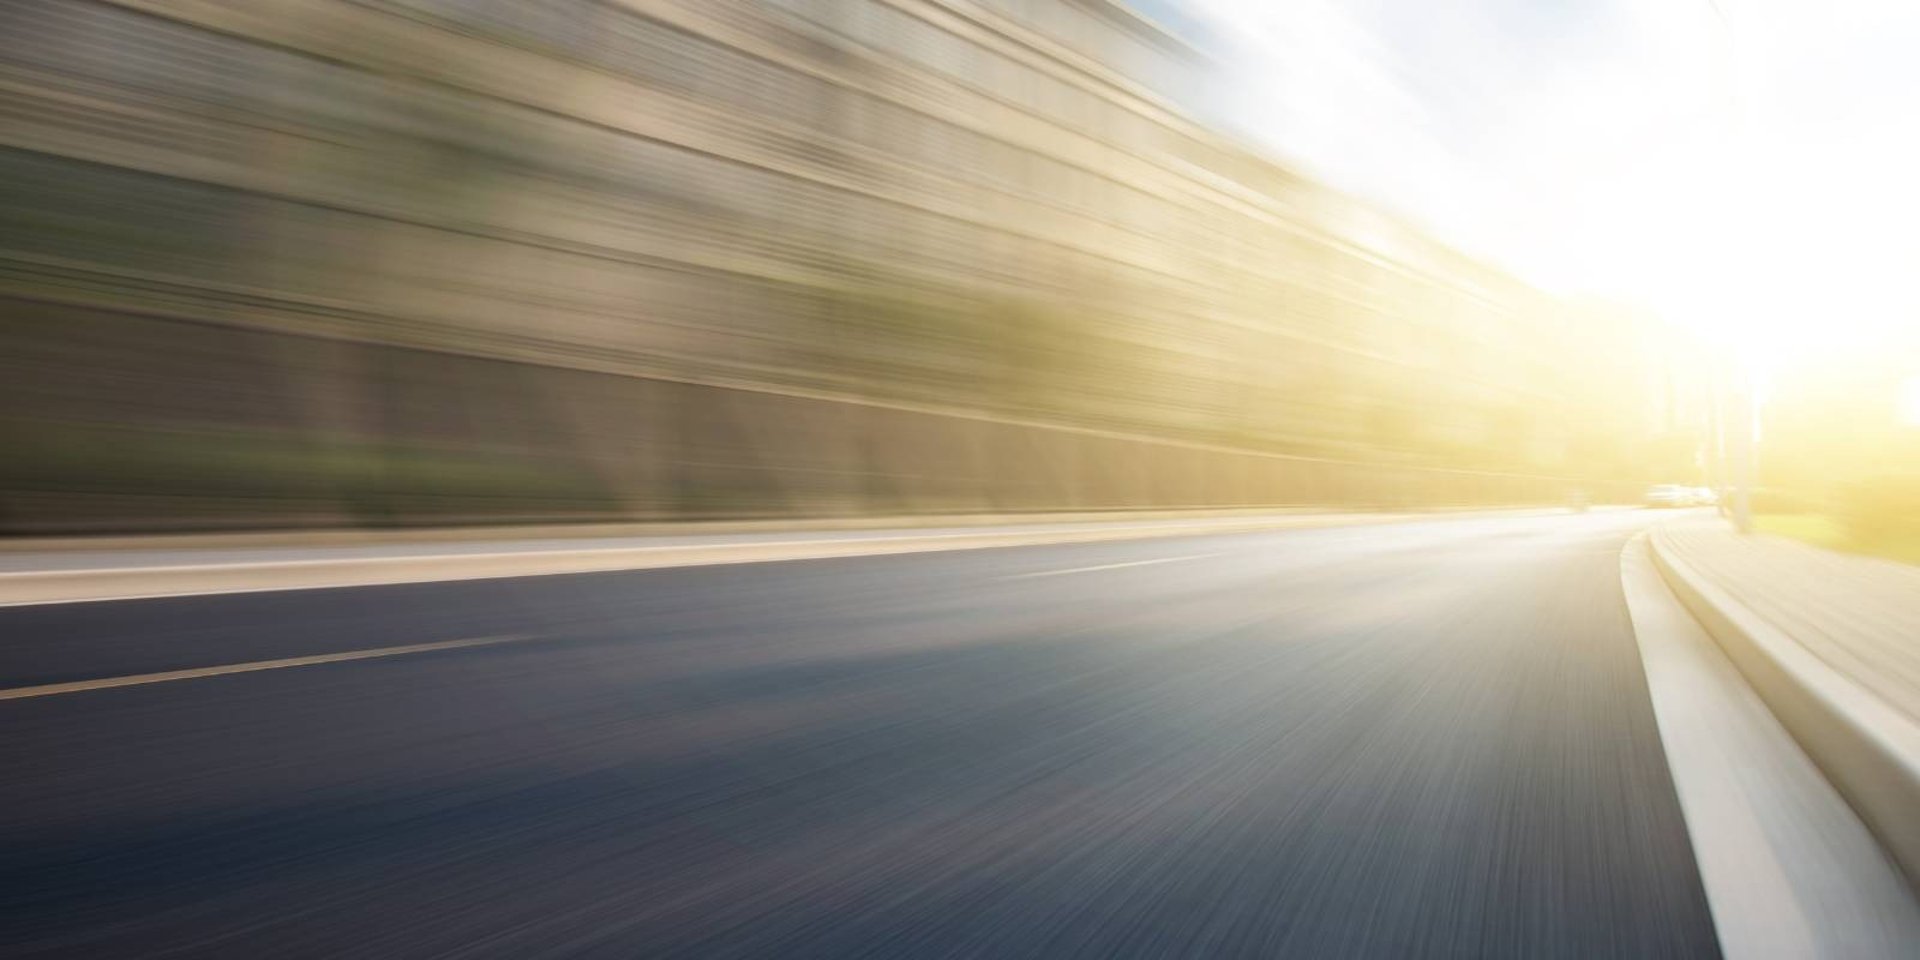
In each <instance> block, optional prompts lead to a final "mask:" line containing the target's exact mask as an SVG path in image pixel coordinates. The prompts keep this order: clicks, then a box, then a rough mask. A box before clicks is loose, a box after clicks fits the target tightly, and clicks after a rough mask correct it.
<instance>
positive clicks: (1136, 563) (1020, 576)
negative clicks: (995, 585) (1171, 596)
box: [1000, 553, 1220, 580]
mask: <svg viewBox="0 0 1920 960" xmlns="http://www.w3.org/2000/svg"><path fill="white" fill-rule="evenodd" d="M1217 556H1220V554H1217V553H1196V554H1192V555H1190V556H1185V557H1157V558H1155V559H1152V560H1131V561H1128V562H1126V563H1103V564H1100V565H1099V566H1097V567H1069V568H1067V569H1065V570H1042V571H1040V572H1039V573H1016V574H1013V575H1012V576H1008V577H1001V578H1000V579H1002V580H1030V579H1032V578H1034V577H1057V576H1060V575H1061V574H1064V573H1092V572H1093V571H1095V570H1118V569H1120V568H1121V567H1145V566H1151V565H1152V564H1156V563H1177V562H1179V561H1181V560H1205V559H1207V558H1208V557H1217Z"/></svg>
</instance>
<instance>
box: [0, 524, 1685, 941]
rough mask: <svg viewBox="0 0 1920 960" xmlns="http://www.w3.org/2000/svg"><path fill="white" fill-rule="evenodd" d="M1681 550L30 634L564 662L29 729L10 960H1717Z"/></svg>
mask: <svg viewBox="0 0 1920 960" xmlns="http://www.w3.org/2000/svg"><path fill="white" fill-rule="evenodd" d="M1642 522H1643V518H1642V517H1640V516H1639V515H1636V514H1632V513H1625V514H1622V513H1614V514H1590V515H1573V514H1569V515H1566V516H1563V517H1525V518H1500V519H1446V520H1436V521H1431V522H1419V523H1407V524H1396V525H1391V526H1373V527H1354V528H1340V529H1322V530H1300V531H1287V532H1275V533H1254V534H1237V535H1226V536H1202V537H1182V538H1168V539H1158V540H1148V541H1136V542H1127V543H1105V544H1090V545H1075V546H1053V547H1025V548H1017V549H1007V550H981V551H968V552H958V553H948V554H919V555H912V556H898V557H884V558H872V559H854V560H829V561H801V562H790V563H772V564H755V565H742V566H731V567H703V568H690V569H680V570H654V571H643V572H632V573H616V574H590V575H579V576H558V577H535V578H526V579H517V580H496V581H469V582H461V583H441V584H413V585H399V586H382V587H366V588H351V589H337V590H312V591H294V592H285V593H259V594H244V595H234V596H215V597H186V598H175V599H159V600H141V601H125V602H115V603H96V604H74V605H63V606H47V607H21V608H10V609H4V610H0V687H18V686H23V685H30V684H41V683H53V682H61V681H69V680H79V679H87V678H94V677H108V676H118V675H125V674H134V673H144V672H150V671H160V670H170V669H180V668H186V667H196V666H210V665H217V664H225V663H235V662H242V661H255V660H265V659H273V658H279V657H288V656H301V655H308V654H315V653H324V652H330V651H340V650H353V649H362V648H370V647H381V646H391V645H399V644H414V643H425V642H431V641H436V640H452V639H458V638H466V637H479V636H492V635H501V634H526V635H529V636H531V637H533V638H534V639H533V640H530V641H528V642H526V643H518V644H510V645H503V646H495V647H488V648H478V649H469V650H451V651H442V652H436V653H426V654H419V655H414V656H407V657H396V658H390V659H381V660H364V661H356V662H348V663H335V664H327V665H320V666H308V667H299V668H293V669H285V670H274V671H268V672H259V673H249V674H241V675H232V676H224V677H214V678H205V679H195V680H185V681H178V682H170V683H161V684H154V685H148V686H137V687H124V688H118V689H109V690H96V691H88V692H80V693H73V694H66V695H60V696H50V697H41V698H35V699H22V700H11V701H0V769H3V770H4V771H5V775H4V778H0V954H3V955H6V956H9V957H38V956H72V957H102V956H105V957H112V956H129V957H134V956H138V957H151V956H168V957H198V956H208V957H309V956H311V957H327V956H345V957H516V958H519V957H528V958H537V957H655V956H658V957H816V956H818V957H913V958H933V957H949V956H995V957H1024V956H1034V957H1039V956H1046V957H1200V956H1218V957H1237V956H1281V957H1291V956H1298V957H1396V958H1397V957H1526V958H1539V957H1701V956H1715V955H1717V954H1718V947H1717V944H1716V941H1715V937H1714V932H1713V927H1712V923H1711V920H1710V918H1709V915H1708V911H1707V906H1706V901H1705V898H1704V896H1703V894H1702V891H1701V888H1700V881H1699V878H1698V875H1697V872H1696V870H1695V866H1694V862H1693V855H1692V851H1691V848H1690V846H1689V844H1688V840H1687V835H1686V831H1685V827H1684V824H1683V823H1682V820H1681V815H1680V811H1679V807H1678V805H1677V803H1676V801H1675V798H1674V791H1673V786H1672V782H1671V779H1670V777H1669V774H1668V770H1667V766H1666V760H1665V757H1664V755H1663V753H1662V750H1661V745H1660V740H1659V736H1658V732H1657V730H1656V728H1655V724H1654V717H1653V713H1652V710H1651V707H1650V705H1649V703H1648V699H1647V692H1646V683H1645V679H1644V677H1643V676H1642V673H1641V668H1640V661H1639V657H1638V654H1637V652H1636V649H1635V645H1634V638H1633V634H1632V629H1631V626H1630V624H1629V622H1628V619H1627V614H1626V610H1625V607H1624V604H1623V601H1622V598H1621V594H1620V579H1619V565H1618V554H1619V549H1620V546H1621V544H1622V543H1623V542H1624V541H1625V539H1626V537H1627V536H1628V535H1630V533H1631V532H1632V531H1633V530H1634V529H1635V528H1636V527H1637V526H1638V525H1639V524H1641V523H1642ZM1172 558H1184V559H1172ZM1140 561H1166V562H1157V563H1146V564H1141V563H1140ZM1114 564H1137V565H1134V566H1113V567H1110V568H1108V569H1101V570H1082V569H1079V568H1083V567H1094V566H1108V565H1114ZM1064 571H1072V572H1064ZM1035 574H1042V575H1035Z"/></svg>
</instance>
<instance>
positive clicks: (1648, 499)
mask: <svg viewBox="0 0 1920 960" xmlns="http://www.w3.org/2000/svg"><path fill="white" fill-rule="evenodd" d="M1641 502H1642V503H1644V504H1646V505H1647V506H1649V507H1653V508H1655V509H1661V510H1664V509H1667V508H1670V507H1690V506H1693V491H1692V490H1691V489H1689V488H1687V487H1683V486H1681V485H1679V484H1677V483H1656V484H1654V485H1653V486H1651V487H1648V488H1647V494H1646V496H1645V497H1643V498H1641Z"/></svg>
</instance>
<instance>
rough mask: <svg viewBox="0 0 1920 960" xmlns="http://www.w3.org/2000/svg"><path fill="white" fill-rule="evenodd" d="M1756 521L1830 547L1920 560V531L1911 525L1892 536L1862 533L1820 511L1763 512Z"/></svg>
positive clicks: (1768, 528) (1905, 560)
mask: <svg viewBox="0 0 1920 960" xmlns="http://www.w3.org/2000/svg"><path fill="white" fill-rule="evenodd" d="M1753 525H1754V527H1755V529H1758V530H1759V531H1760V532H1762V533H1771V534H1775V535H1778V536H1782V537H1792V538H1794V539H1795V540H1803V541H1805V542H1807V543H1811V544H1813V545H1814V546H1817V547H1825V548H1827V549H1829V550H1839V551H1843V552H1846V553H1860V554H1866V555H1868V556H1875V557H1885V558H1887V559H1889V560H1898V561H1900V562H1902V563H1914V564H1920V532H1916V531H1913V530H1911V529H1909V530H1905V531H1902V532H1900V533H1899V534H1898V535H1893V536H1873V537H1860V536H1857V535H1855V534H1854V533H1852V532H1850V530H1849V528H1848V527H1847V526H1846V525H1845V524H1843V523H1841V522H1840V521H1838V520H1836V519H1834V518H1833V517H1831V516H1828V515H1826V514H1820V513H1764V514H1760V515H1759V516H1756V517H1754V521H1753Z"/></svg>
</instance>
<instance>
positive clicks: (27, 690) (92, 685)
mask: <svg viewBox="0 0 1920 960" xmlns="http://www.w3.org/2000/svg"><path fill="white" fill-rule="evenodd" d="M531 639H533V638H532V637H529V636H517V635H516V636H505V637H473V638H469V639H466V640H440V641H436V642H434V643H412V644H407V645H406V646H402V647H376V648H374V649H371V650H346V651H342V652H340V653H321V654H315V655H313V656H310V657H286V658H284V659H280V660H255V661H253V662H252V663H230V664H226V665H224V666H218V667H194V668H193V669H190V670H166V671H163V672H160V673H136V674H132V675H130V676H125V677H102V678H100V679H98V680H75V681H73V682H72V683H48V684H42V685H41V686H37V687H14V688H13V689H11V690H0V700H24V699H26V698H28V697H51V696H56V695H59V694H62V693H80V692H82V691H85V690H106V689H109V688H112V687H133V686H139V685H140V684H145V683H168V682H171V681H174V680H197V679H199V678H201V677H219V676H224V675H226V674H229V673H253V672H255V671H259V670H281V669H285V668H287V667H307V666H312V665H314V664H317V663H339V662H341V661H343V660H374V659H378V658H380V657H400V656H405V655H407V654H410V653H427V652H429V651H433V650H459V649H462V648H465V647H489V646H493V645H496V644H502V643H516V642H519V641H522V640H531Z"/></svg>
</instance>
